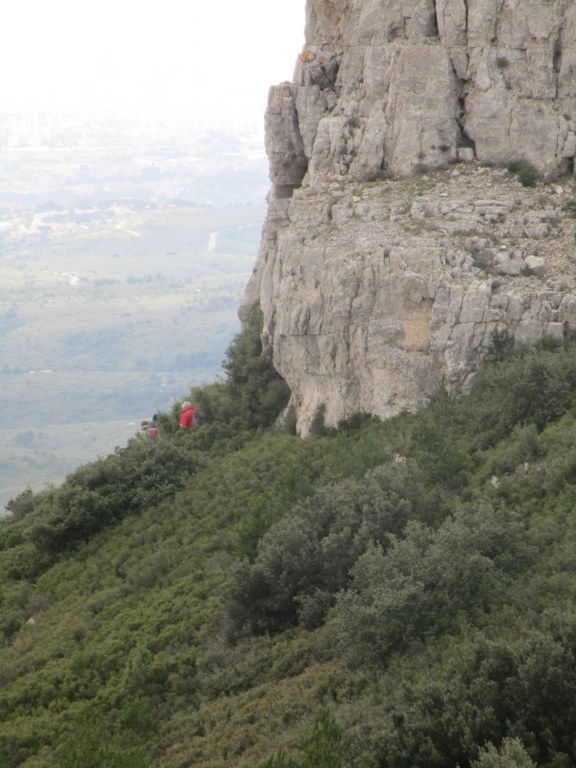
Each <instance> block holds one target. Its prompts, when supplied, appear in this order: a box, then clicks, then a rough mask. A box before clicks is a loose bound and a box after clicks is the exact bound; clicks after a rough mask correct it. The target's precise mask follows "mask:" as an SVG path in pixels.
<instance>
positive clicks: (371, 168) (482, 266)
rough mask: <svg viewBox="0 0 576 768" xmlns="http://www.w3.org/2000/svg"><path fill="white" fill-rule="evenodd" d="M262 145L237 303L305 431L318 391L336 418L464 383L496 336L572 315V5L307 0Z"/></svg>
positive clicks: (520, 333) (569, 320)
mask: <svg viewBox="0 0 576 768" xmlns="http://www.w3.org/2000/svg"><path fill="white" fill-rule="evenodd" d="M266 148H267V152H268V156H269V161H270V176H271V179H272V182H273V188H272V190H271V192H270V195H269V210H268V216H267V220H266V224H265V227H264V232H263V238H262V244H261V249H260V254H259V257H258V261H257V264H256V267H255V271H254V274H253V277H252V279H251V280H250V283H249V285H248V286H247V289H246V294H245V297H244V302H243V305H242V307H241V317H242V316H243V314H244V313H245V312H247V311H248V310H249V308H250V307H251V306H253V305H254V304H260V306H261V307H262V310H263V313H264V323H265V327H264V339H265V341H266V342H267V343H269V344H271V345H272V346H273V350H274V361H275V365H276V367H277V369H278V370H279V372H280V373H281V374H282V375H283V377H284V378H285V379H286V381H287V382H288V384H289V385H290V387H291V390H292V404H293V405H294V407H295V409H296V413H297V416H298V428H299V431H300V432H301V433H303V434H306V432H307V431H308V429H309V426H310V423H311V421H312V418H313V416H314V413H315V412H316V409H317V408H318V406H320V405H323V406H324V407H325V408H326V420H327V422H328V423H331V424H333V423H336V422H337V421H338V420H339V419H341V418H343V417H346V416H348V415H350V414H352V413H354V412H357V411H367V412H370V413H374V414H377V415H379V416H382V417H386V416H389V415H392V414H394V413H397V412H399V411H400V410H403V409H406V410H414V409H417V408H419V407H421V406H422V405H424V404H425V403H426V401H427V400H428V399H429V397H430V396H431V394H432V393H433V392H434V391H435V390H436V388H437V386H438V383H439V382H440V380H444V381H446V382H447V384H448V386H450V387H465V386H466V384H467V383H468V381H469V380H470V377H471V376H472V375H473V373H474V369H475V366H476V365H477V362H478V360H479V359H480V358H481V357H482V355H483V354H484V353H485V351H486V350H487V349H488V348H489V346H490V343H491V339H492V337H493V332H494V331H502V330H507V331H508V332H509V333H510V334H511V335H513V336H514V337H515V339H516V341H517V342H518V343H531V342H533V341H535V340H536V339H538V338H541V337H542V336H545V335H550V336H553V337H554V338H556V339H558V340H561V339H562V338H563V337H564V336H565V334H567V333H569V332H571V331H572V330H573V329H574V327H575V326H576V295H575V294H574V290H575V280H574V274H575V269H574V263H573V260H572V259H573V257H574V253H575V248H574V222H573V220H572V218H571V216H572V208H571V203H572V195H573V179H572V174H573V172H574V156H575V154H576V4H574V3H573V2H572V0H498V1H497V0H467V2H466V0H332V1H330V0H308V4H307V24H306V44H305V48H304V50H303V52H302V53H301V55H300V57H299V60H298V63H297V65H296V70H295V77H294V82H292V83H283V84H281V85H279V86H276V87H274V88H272V89H271V91H270V96H269V104H268V109H267V114H266ZM510 163H515V164H516V165H515V167H516V168H517V169H518V170H519V177H520V178H522V175H521V174H522V172H523V171H526V170H527V169H528V170H530V171H532V172H537V173H538V174H539V179H540V181H539V182H538V184H537V185H536V186H533V187H532V186H531V187H528V186H522V184H521V183H520V181H519V180H518V178H517V177H516V176H515V175H514V174H512V173H510V172H509V171H507V170H505V169H504V168H505V166H507V165H509V164H510ZM531 181H532V179H530V182H531ZM524 183H527V181H526V179H525V180H524Z"/></svg>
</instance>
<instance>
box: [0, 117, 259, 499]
mask: <svg viewBox="0 0 576 768" xmlns="http://www.w3.org/2000/svg"><path fill="white" fill-rule="evenodd" d="M120 128H121V127H120ZM120 128H119V127H117V130H118V131H119V134H113V135H110V133H94V130H95V129H94V127H93V126H91V127H90V130H91V131H92V133H88V134H87V135H84V134H82V131H81V130H80V128H78V127H77V126H76V127H75V129H74V132H73V133H71V134H70V135H69V136H68V139H66V136H64V137H61V138H60V139H59V141H61V142H62V143H63V146H58V145H55V144H54V142H55V141H56V139H55V138H54V137H53V136H52V138H49V139H46V140H44V144H43V145H42V146H40V147H37V146H30V145H28V146H27V145H26V144H25V140H24V144H23V145H22V146H12V145H13V144H14V139H13V138H12V139H11V140H10V139H9V138H7V137H10V136H12V137H13V136H14V134H13V133H9V132H8V133H5V134H4V144H5V146H4V147H3V148H0V167H1V169H2V175H1V177H0V318H1V323H0V352H1V361H2V362H1V364H0V440H1V444H2V452H1V457H0V505H1V506H0V514H1V510H2V509H3V507H4V504H5V503H6V502H7V501H8V500H9V499H10V498H12V497H13V496H14V495H15V494H18V493H20V492H21V491H23V490H24V489H25V488H26V487H28V486H30V487H32V488H34V489H39V488H42V487H44V485H46V484H47V483H54V482H59V481H60V480H62V479H63V478H64V476H65V475H66V474H67V473H68V472H70V471H71V470H72V469H74V468H75V467H76V466H78V465H79V464H80V463H84V462H86V461H90V460H92V459H94V458H96V457H97V456H98V455H106V454H108V453H110V452H111V451H113V450H114V448H115V447H116V446H121V445H125V443H126V441H127V440H128V439H130V437H131V436H133V435H134V434H135V432H136V431H137V428H138V424H139V421H140V419H142V418H149V417H150V416H152V413H153V412H154V411H157V410H168V409H170V408H171V407H172V405H173V404H174V402H175V401H176V400H178V399H180V398H182V397H183V396H185V395H186V393H187V392H188V391H189V389H190V387H192V386H194V385H197V384H201V383H205V382H206V381H209V380H212V379H214V378H215V377H216V376H217V375H218V373H219V371H220V364H221V362H222V360H223V357H224V354H225V350H226V348H227V346H228V344H229V343H230V341H231V339H232V338H233V336H234V335H235V334H236V333H237V332H238V330H239V322H238V319H237V314H236V309H237V305H238V302H239V299H240V297H241V294H242V292H243V289H244V286H245V284H246V281H247V279H248V276H249V274H250V272H251V271H252V268H253V264H254V260H255V257H256V253H257V250H258V245H259V242H260V234H261V228H262V222H263V219H264V214H265V205H264V198H265V193H266V189H267V164H266V160H265V156H264V152H263V149H262V148H261V146H260V144H259V142H258V140H257V139H255V138H253V137H240V138H239V137H238V136H229V135H214V134H211V135H204V136H202V135H201V136H188V134H186V132H182V133H180V132H179V133H172V134H170V133H167V132H166V129H165V128H162V127H156V128H155V129H154V130H152V128H151V127H150V126H146V127H145V130H144V129H141V131H143V133H142V132H138V130H137V129H136V127H134V126H130V133H129V134H128V135H127V134H126V130H127V129H126V127H125V128H124V132H122V130H120ZM70 130H71V129H70ZM86 130H87V129H86ZM102 130H104V129H102ZM106 130H107V131H110V130H111V129H110V128H107V129H106ZM1 135H2V134H1V130H0V136H1ZM78 135H80V136H82V135H84V140H83V141H82V142H79V140H78ZM34 140H35V141H38V136H37V135H36V138H35V139H34ZM20 141H23V140H22V139H20ZM75 143H76V144H78V143H80V146H74V144H75ZM107 143H108V144H109V145H110V146H107Z"/></svg>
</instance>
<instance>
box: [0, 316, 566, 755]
mask: <svg viewBox="0 0 576 768" xmlns="http://www.w3.org/2000/svg"><path fill="white" fill-rule="evenodd" d="M508 342H509V340H508V339H507V338H506V336H505V334H502V335H498V336H495V338H494V345H493V349H492V354H491V362H490V363H487V364H486V365H485V367H484V369H483V370H482V371H481V373H480V374H479V375H478V376H477V377H476V380H475V386H474V389H473V391H472V392H471V393H470V394H469V395H467V396H465V397H464V396H462V397H460V396H459V397H455V396H450V395H448V394H447V393H445V392H443V391H440V392H439V393H438V395H437V397H436V399H435V400H434V402H433V403H432V404H431V406H430V407H429V408H428V409H427V410H426V411H423V412H421V413H419V414H416V415H409V414H403V415H400V416H398V417H397V418H394V419H390V420H389V421H386V422H380V421H378V420H376V419H373V418H370V417H368V416H365V415H358V416H356V417H354V418H352V419H350V420H348V421H347V422H345V423H342V424H341V425H340V426H339V429H338V430H327V429H325V427H324V425H323V423H322V413H321V410H320V411H319V413H318V418H317V419H316V422H315V429H314V435H313V436H312V437H310V438H308V439H306V440H302V439H299V438H298V437H296V436H295V435H294V434H292V433H291V424H292V422H293V419H292V418H291V414H290V413H289V412H288V414H287V415H286V418H285V423H284V426H283V428H282V429H278V428H274V427H273V425H274V423H275V421H276V417H277V415H278V414H279V413H280V412H281V411H282V410H283V409H284V408H285V405H286V402H287V397H288V393H287V391H286V387H285V385H284V383H283V382H282V381H281V380H280V379H279V378H278V377H277V376H276V374H275V373H274V371H273V369H272V366H271V363H270V359H269V356H268V355H267V354H262V350H261V345H260V342H259V318H258V317H256V316H255V317H254V318H252V322H251V323H250V324H249V325H248V326H247V327H246V328H245V330H244V331H243V332H242V333H241V334H240V335H239V336H237V337H236V339H235V341H234V342H233V343H232V345H231V346H230V348H229V350H228V353H227V357H226V361H225V363H224V372H225V373H224V376H223V378H222V380H221V381H219V382H217V383H215V384H211V385H209V386H207V387H202V388H195V389H193V390H192V392H191V393H190V399H191V400H193V402H194V403H195V404H196V405H197V406H199V408H200V409H201V410H202V411H203V412H204V413H205V415H206V417H207V423H206V424H205V426H203V427H202V428H200V429H198V430H196V431H194V432H192V433H191V434H181V433H179V431H178V426H177V423H178V422H177V418H178V413H177V410H176V409H175V410H174V411H172V412H169V413H162V414H161V416H160V431H161V434H160V437H159V438H158V439H157V440H155V441H153V440H150V441H141V440H138V439H133V440H131V441H130V442H129V443H128V445H127V446H126V447H125V448H121V449H117V450H116V452H115V453H114V454H112V455H110V456H108V457H106V458H102V459H100V460H99V461H97V462H94V463H92V464H86V465H84V466H82V467H80V468H79V469H78V470H77V471H76V472H74V473H73V474H71V475H69V476H68V478H67V479H66V481H65V482H64V483H63V484H62V485H61V486H60V487H57V488H52V489H47V490H46V491H44V492H42V493H37V494H35V493H32V492H25V493H23V494H21V495H20V496H18V497H17V498H15V499H14V500H13V501H12V502H11V504H10V508H11V511H12V515H11V517H10V518H9V519H7V520H5V521H3V522H2V525H1V526H0V589H1V592H0V617H1V618H0V622H1V625H0V633H1V634H0V636H1V640H2V651H1V657H0V723H1V725H0V764H1V765H2V766H5V767H6V768H16V766H25V767H26V768H56V767H57V768H73V767H76V766H82V767H83V768H104V767H106V768H120V767H121V768H145V767H148V768H152V766H154V768H184V767H185V766H189V767H192V766H194V768H224V766H231V765H232V766H238V768H248V767H250V768H352V767H354V768H376V767H377V768H412V767H413V766H422V767H425V768H456V766H457V765H459V766H460V767H461V768H465V766H474V768H491V767H492V766H506V767H507V766H522V768H528V767H529V766H535V765H537V766H546V767H547V768H568V766H573V765H574V764H575V763H576V743H575V741H574V723H575V722H576V601H575V596H576V525H575V522H574V514H573V510H574V504H575V498H576V407H575V404H574V393H575V391H576V346H575V344H574V343H573V342H567V343H566V345H565V346H564V347H560V348H557V347H554V346H553V345H551V344H548V343H547V341H544V342H543V343H542V344H540V345H539V347H538V348H537V349H531V350H524V351H512V350H511V349H510V344H509V343H508Z"/></svg>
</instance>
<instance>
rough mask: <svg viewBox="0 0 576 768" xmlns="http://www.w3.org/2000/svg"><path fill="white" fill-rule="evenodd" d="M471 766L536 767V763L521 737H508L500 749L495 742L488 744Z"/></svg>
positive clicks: (486, 767)
mask: <svg viewBox="0 0 576 768" xmlns="http://www.w3.org/2000/svg"><path fill="white" fill-rule="evenodd" d="M471 768H536V763H535V762H534V761H533V760H532V759H531V757H530V755H529V754H528V752H527V751H526V749H525V748H524V745H523V744H522V742H521V741H520V739H518V738H506V739H503V741H502V746H501V748H500V749H497V748H496V747H495V746H494V744H490V743H489V744H486V746H485V747H484V748H483V749H482V750H480V754H479V755H478V758H477V759H476V760H473V761H472V763H471Z"/></svg>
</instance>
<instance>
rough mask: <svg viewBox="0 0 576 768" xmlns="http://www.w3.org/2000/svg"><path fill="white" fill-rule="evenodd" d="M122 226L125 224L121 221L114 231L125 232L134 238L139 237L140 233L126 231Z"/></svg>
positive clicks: (130, 230) (131, 230)
mask: <svg viewBox="0 0 576 768" xmlns="http://www.w3.org/2000/svg"><path fill="white" fill-rule="evenodd" d="M124 224H125V222H124V221H121V222H120V223H119V224H117V225H116V229H119V230H120V231H121V232H126V234H127V235H134V237H140V232H134V230H133V229H126V227H125V226H124Z"/></svg>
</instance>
